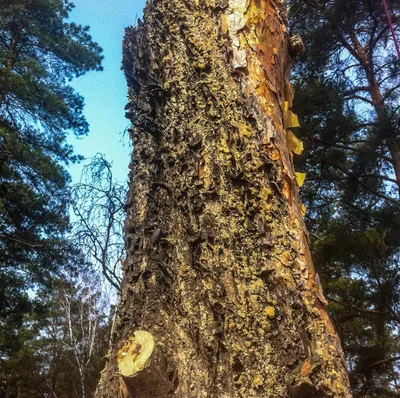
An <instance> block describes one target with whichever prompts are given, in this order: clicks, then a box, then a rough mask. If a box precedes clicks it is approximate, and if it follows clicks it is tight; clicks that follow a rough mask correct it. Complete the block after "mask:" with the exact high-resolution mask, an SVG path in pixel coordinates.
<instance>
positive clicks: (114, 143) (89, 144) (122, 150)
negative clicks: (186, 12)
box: [69, 0, 145, 182]
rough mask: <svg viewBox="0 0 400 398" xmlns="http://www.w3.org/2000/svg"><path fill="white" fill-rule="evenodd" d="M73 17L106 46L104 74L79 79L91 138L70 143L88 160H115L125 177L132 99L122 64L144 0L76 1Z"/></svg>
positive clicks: (76, 173) (76, 172) (76, 171)
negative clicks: (128, 111)
mask: <svg viewBox="0 0 400 398" xmlns="http://www.w3.org/2000/svg"><path fill="white" fill-rule="evenodd" d="M74 4H75V9H74V10H73V12H72V13H71V18H70V19H71V20H72V21H73V22H76V23H78V24H81V25H89V26H90V28H91V29H90V33H91V35H92V37H93V40H95V41H97V42H98V43H99V44H100V46H101V47H102V48H103V51H104V52H103V55H104V61H103V67H104V71H103V72H90V73H88V74H86V75H84V76H82V77H79V78H78V79H76V80H74V82H73V86H74V88H75V89H76V91H77V92H78V93H79V94H81V95H82V96H83V97H84V98H85V104H86V105H85V109H84V114H85V116H86V119H87V120H88V122H89V124H90V132H89V135H88V136H87V137H84V138H82V139H79V140H78V139H75V138H73V137H71V138H70V139H69V142H70V143H71V144H72V145H73V146H74V148H75V152H76V153H79V154H81V155H83V156H85V157H86V158H90V157H93V156H94V155H96V153H102V154H104V155H105V156H106V158H107V160H108V161H110V162H112V163H113V174H114V177H116V178H117V179H118V180H124V179H126V178H127V174H128V164H129V155H130V147H129V139H128V136H127V135H125V138H123V136H122V133H123V131H124V130H125V129H126V128H127V127H128V125H129V121H128V120H127V119H125V117H124V113H125V111H124V106H125V104H126V103H127V96H126V92H127V89H126V83H125V79H124V76H123V73H122V71H121V70H120V65H121V58H122V55H121V43H122V38H123V34H124V28H125V27H127V26H129V25H134V24H135V23H136V21H137V18H139V17H140V16H141V15H142V11H143V8H144V5H145V0H75V1H74ZM82 167H83V164H82V163H81V164H78V165H73V166H71V167H70V169H69V171H70V173H71V175H72V179H73V182H77V181H79V178H80V175H81V171H82Z"/></svg>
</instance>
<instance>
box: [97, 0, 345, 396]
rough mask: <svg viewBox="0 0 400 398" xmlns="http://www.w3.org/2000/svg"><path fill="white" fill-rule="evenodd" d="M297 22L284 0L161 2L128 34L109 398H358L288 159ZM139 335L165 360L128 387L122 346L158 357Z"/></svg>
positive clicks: (151, 362)
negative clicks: (126, 146)
mask: <svg viewBox="0 0 400 398" xmlns="http://www.w3.org/2000/svg"><path fill="white" fill-rule="evenodd" d="M285 23H286V9H285V6H284V4H283V3H282V2H280V1H266V0H250V1H247V2H246V1H245V0H230V1H228V0H220V1H218V0H197V1H195V0H190V1H177V0H168V1H167V0H159V1H150V2H149V4H148V6H147V8H146V11H145V18H144V22H142V23H139V26H138V27H136V28H129V29H128V30H127V32H126V36H125V39H124V60H123V68H124V72H125V75H126V77H127V81H128V85H129V105H128V107H127V108H128V116H129V117H130V118H131V120H132V122H133V127H132V131H131V137H132V140H133V143H134V151H133V157H132V163H131V175H130V178H131V185H130V191H129V195H128V202H127V213H128V214H127V221H126V227H125V232H126V249H127V258H126V260H125V262H124V266H123V267H124V279H123V285H122V296H121V302H120V306H119V310H118V317H117V320H116V324H115V328H114V333H113V336H112V347H111V349H110V352H109V360H108V364H107V367H106V369H105V370H104V372H103V375H102V379H101V382H100V385H99V388H98V391H97V396H98V397H117V396H121V397H128V396H137V397H149V396H158V397H169V396H171V397H172V396H175V397H191V398H201V397H218V398H231V397H232V398H233V397H246V398H250V397H349V396H350V393H349V390H348V380H347V374H346V369H345V364H344V361H343V356H342V351H341V348H340V342H339V340H338V337H337V335H336V333H335V331H334V329H333V327H332V324H331V322H330V320H329V318H328V316H327V313H326V311H325V305H326V302H325V299H324V297H323V294H322V291H321V286H320V283H319V279H318V275H317V274H316V273H315V271H314V269H313V266H312V263H311V258H310V252H309V249H308V245H307V233H306V231H305V227H304V223H303V219H302V208H301V203H300V200H299V195H298V187H297V182H296V181H297V180H296V175H295V172H294V170H293V166H292V160H291V156H292V155H291V152H290V150H289V146H290V147H291V149H292V150H294V151H297V150H298V148H295V147H294V146H293V140H295V137H294V136H293V135H292V133H290V132H289V131H288V129H289V128H291V127H295V125H296V120H295V119H296V118H295V116H294V115H293V114H292V113H291V112H290V110H289V108H290V106H291V102H292V90H291V87H290V84H289V68H290V58H289V56H288V37H287V33H286V27H285ZM287 138H290V139H289V140H288V139H287ZM289 141H290V142H289ZM135 332H139V333H143V332H148V333H150V335H151V336H152V338H153V339H154V354H151V355H150V354H149V355H150V356H149V358H148V359H146V360H145V364H144V368H143V370H142V369H141V368H140V366H139V367H137V368H136V367H134V369H133V370H132V374H131V376H132V377H131V378H130V379H129V381H128V382H125V381H124V379H125V378H126V374H124V375H123V376H122V375H121V373H120V370H121V368H120V369H119V368H118V365H120V366H121V361H123V358H124V356H125V355H127V351H126V347H132V348H131V350H132V352H130V354H129V355H132V356H133V357H134V358H135V359H134V361H139V359H140V358H147V355H148V354H146V355H145V354H144V352H146V353H149V352H153V351H152V350H153V346H151V347H150V348H151V349H150V348H149V347H148V345H147V344H143V343H140V342H139V339H137V340H135ZM136 336H138V335H137V334H136ZM151 344H152V343H151ZM124 347H125V348H124ZM121 350H122V351H121ZM138 358H139V359H138ZM135 363H136V362H135ZM122 366H123V370H124V369H126V364H123V365H122ZM124 372H126V371H125V370H124ZM128 373H129V372H128ZM154 375H159V382H158V383H157V382H155V381H154ZM128 377H129V375H128ZM135 377H136V379H135ZM146 378H147V379H146ZM139 379H140V380H141V381H140V383H142V384H141V385H142V386H143V387H142V392H141V393H140V394H138V393H137V391H138V390H137V383H138V380H139ZM132 382H133V383H134V385H133V384H132ZM135 383H136V384H135ZM155 384H156V385H157V387H158V389H157V392H153V393H151V392H150V389H152V388H153V387H152V386H154V385H155ZM132 390H134V391H136V392H132ZM130 394H131V395H130ZM134 394H136V395H134ZM152 394H153V395H152Z"/></svg>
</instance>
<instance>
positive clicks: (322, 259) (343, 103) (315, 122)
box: [290, 0, 400, 397]
mask: <svg viewBox="0 0 400 398" xmlns="http://www.w3.org/2000/svg"><path fill="white" fill-rule="evenodd" d="M305 3H307V4H305ZM389 4H390V5H391V7H392V9H393V12H392V14H391V15H392V19H393V23H394V26H395V29H396V31H397V25H398V13H399V10H400V8H399V6H400V4H399V3H398V2H397V1H390V2H389ZM291 6H292V7H291V10H292V13H291V24H290V25H291V29H292V30H293V32H297V33H300V35H301V36H302V38H303V41H304V43H305V52H304V54H302V55H301V56H300V57H299V59H298V60H297V62H296V65H295V81H296V82H297V84H296V93H297V95H296V97H295V104H294V109H295V110H296V111H297V112H298V113H299V119H300V122H301V124H302V128H301V129H300V131H299V136H300V138H301V139H303V141H304V147H305V151H304V156H303V158H302V159H301V160H300V161H299V162H298V164H297V167H298V168H299V169H302V170H307V172H308V174H307V177H308V178H307V180H306V184H305V187H304V190H303V198H304V200H305V202H306V204H307V223H308V226H309V229H310V233H311V237H312V243H313V244H312V249H313V254H314V261H315V264H316V268H317V269H318V271H319V272H320V274H321V279H322V282H323V284H324V285H325V291H326V292H327V298H328V301H330V307H329V309H330V310H331V313H332V314H333V316H334V319H335V325H336V327H337V329H338V331H339V334H340V336H341V339H342V342H343V347H344V350H345V353H346V357H347V359H348V363H349V365H350V370H351V371H350V379H351V382H352V386H353V390H354V394H355V396H359V397H372V396H373V397H375V396H379V397H386V396H398V394H399V392H400V391H399V388H398V383H399V380H398V376H397V371H396V369H397V362H396V361H398V360H399V348H400V341H399V339H398V333H397V328H398V326H399V320H400V318H399V311H398V303H399V299H400V291H399V281H400V274H399V271H398V262H399V255H400V251H399V247H400V234H399V231H400V202H399V200H398V198H399V179H398V171H397V170H398V167H399V163H398V148H399V145H400V129H399V126H398V122H397V119H398V115H397V112H398V107H399V105H400V104H399V101H398V95H399V93H400V90H399V88H400V86H399V83H398V78H399V75H400V61H399V60H398V59H397V57H396V52H395V49H394V43H393V41H392V38H391V35H390V31H389V27H388V22H387V19H386V16H385V13H384V9H383V6H382V4H381V2H372V1H367V0H365V1H361V0H360V1H341V0H335V1H331V2H325V1H307V2H301V1H293V2H292V4H291ZM397 34H398V31H397Z"/></svg>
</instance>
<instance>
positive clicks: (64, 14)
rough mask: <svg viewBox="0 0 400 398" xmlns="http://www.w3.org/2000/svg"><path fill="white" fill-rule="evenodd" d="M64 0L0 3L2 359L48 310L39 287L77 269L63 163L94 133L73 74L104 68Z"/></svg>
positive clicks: (48, 285) (98, 52)
mask: <svg viewBox="0 0 400 398" xmlns="http://www.w3.org/2000/svg"><path fill="white" fill-rule="evenodd" d="M72 8H73V4H72V3H71V2H69V1H65V0H4V1H2V2H1V6H0V325H1V326H0V357H1V360H4V359H7V358H8V357H9V355H10V352H16V351H17V350H18V348H19V347H20V348H21V347H22V346H23V343H24V333H20V331H21V330H22V329H21V330H19V328H22V327H23V325H24V324H25V323H24V322H26V321H27V318H29V317H31V316H32V311H33V310H35V311H39V312H40V311H41V309H42V305H41V301H40V300H38V298H37V294H36V293H37V292H38V290H43V289H45V288H48V289H52V288H54V286H55V280H58V279H59V278H61V277H63V276H67V275H70V273H71V272H72V271H73V269H74V268H76V266H77V263H78V262H79V256H78V253H77V252H76V251H75V250H74V249H73V248H72V247H71V246H70V244H69V243H68V241H67V239H66V233H67V232H68V230H69V215H68V202H69V198H68V195H67V194H66V193H67V188H68V184H69V183H70V177H69V175H68V173H67V171H66V169H65V166H66V165H68V164H69V163H71V162H76V161H78V160H79V156H77V155H75V154H74V153H73V150H72V148H71V146H70V145H68V143H67V140H66V139H67V136H68V134H75V135H76V136H82V135H85V134H86V133H87V132H88V124H87V122H86V120H85V117H84V115H83V104H84V102H83V98H82V97H81V96H80V95H79V94H77V93H76V92H75V91H74V90H73V88H72V87H71V85H70V82H71V80H72V79H73V78H75V77H77V76H80V75H82V74H84V73H86V72H88V71H90V70H101V60H102V55H101V52H102V50H101V48H100V47H99V45H98V44H97V43H95V42H94V41H93V40H92V38H91V36H90V34H89V28H88V27H87V26H80V25H77V24H75V23H73V22H70V21H69V19H68V18H69V13H70V11H71V10H72Z"/></svg>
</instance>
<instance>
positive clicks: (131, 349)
mask: <svg viewBox="0 0 400 398" xmlns="http://www.w3.org/2000/svg"><path fill="white" fill-rule="evenodd" d="M158 356H159V353H157V350H156V347H155V343H154V339H153V336H152V335H151V334H150V333H149V332H146V331H143V330H138V331H136V332H135V333H134V335H133V336H131V337H129V338H128V339H127V340H126V341H125V343H124V345H123V346H122V348H121V349H120V350H119V351H118V368H119V372H120V374H121V379H122V381H123V384H124V386H125V387H126V390H127V391H126V390H125V389H124V388H122V395H123V396H124V398H128V397H133V398H139V397H140V398H150V397H160V398H161V397H167V396H168V395H169V392H170V391H171V390H172V385H171V382H170V381H169V379H168V377H167V371H166V367H165V369H160V365H159V364H160V363H163V361H160V358H157V359H156V357H158ZM156 364H157V365H156Z"/></svg>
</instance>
